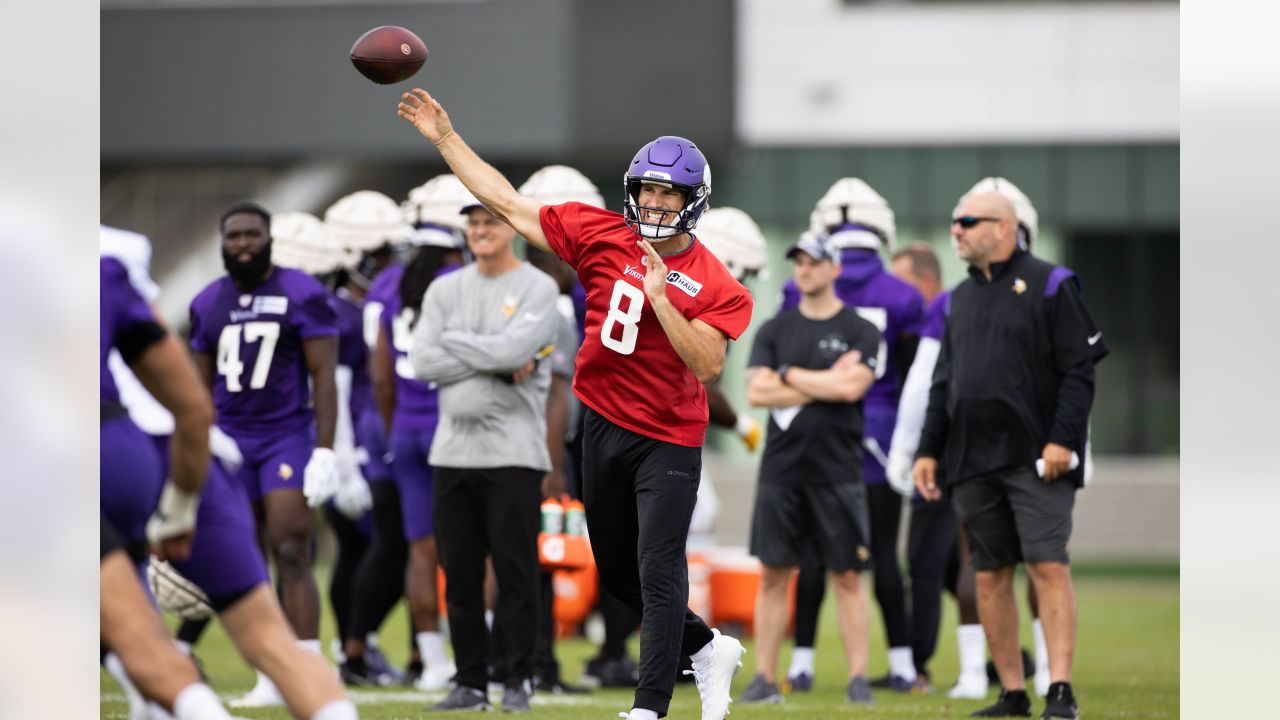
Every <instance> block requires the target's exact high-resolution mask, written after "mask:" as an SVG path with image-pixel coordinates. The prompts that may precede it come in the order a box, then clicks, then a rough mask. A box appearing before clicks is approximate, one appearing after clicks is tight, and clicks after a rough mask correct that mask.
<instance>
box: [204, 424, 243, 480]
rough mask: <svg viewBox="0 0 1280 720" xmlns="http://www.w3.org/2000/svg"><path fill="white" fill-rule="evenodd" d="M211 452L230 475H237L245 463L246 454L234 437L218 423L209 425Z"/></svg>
mask: <svg viewBox="0 0 1280 720" xmlns="http://www.w3.org/2000/svg"><path fill="white" fill-rule="evenodd" d="M209 453H210V454H211V455H213V456H214V457H215V458H217V459H218V461H219V462H221V463H222V469H223V470H226V471H227V474H228V475H235V474H236V473H237V472H239V470H240V466H241V465H244V455H242V454H241V453H240V446H239V445H237V444H236V441H235V439H234V438H232V437H231V436H230V435H228V434H226V433H225V432H223V431H222V428H220V427H218V426H217V425H210V426H209Z"/></svg>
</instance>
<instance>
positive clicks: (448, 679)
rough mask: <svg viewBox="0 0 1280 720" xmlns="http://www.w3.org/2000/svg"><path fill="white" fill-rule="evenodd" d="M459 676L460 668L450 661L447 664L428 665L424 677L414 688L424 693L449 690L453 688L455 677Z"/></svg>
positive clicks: (415, 683)
mask: <svg viewBox="0 0 1280 720" xmlns="http://www.w3.org/2000/svg"><path fill="white" fill-rule="evenodd" d="M457 674H458V667H457V665H454V663H453V661H452V660H450V661H449V662H447V663H444V664H440V663H428V664H427V667H426V669H425V670H423V671H422V675H421V676H420V677H419V678H418V680H417V681H416V682H414V683H413V687H414V689H416V690H421V691H423V692H436V691H438V690H448V689H449V688H451V687H453V676H454V675H457Z"/></svg>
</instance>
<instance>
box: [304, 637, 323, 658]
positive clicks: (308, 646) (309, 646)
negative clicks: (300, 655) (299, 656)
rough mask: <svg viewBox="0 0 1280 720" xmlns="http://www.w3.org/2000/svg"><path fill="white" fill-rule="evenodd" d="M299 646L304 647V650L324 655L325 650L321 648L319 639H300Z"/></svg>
mask: <svg viewBox="0 0 1280 720" xmlns="http://www.w3.org/2000/svg"><path fill="white" fill-rule="evenodd" d="M298 647H300V648H302V649H303V650H306V651H307V652H309V653H313V654H315V655H319V656H321V657H324V651H323V650H321V649H320V641H319V640H299V641H298Z"/></svg>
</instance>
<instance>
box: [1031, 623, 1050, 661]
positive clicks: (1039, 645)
mask: <svg viewBox="0 0 1280 720" xmlns="http://www.w3.org/2000/svg"><path fill="white" fill-rule="evenodd" d="M1031 636H1032V637H1034V638H1035V639H1036V670H1040V668H1044V669H1045V670H1046V671H1047V670H1048V669H1049V645H1048V643H1046V642H1045V641H1044V626H1043V625H1041V624H1040V620H1039V619H1038V618H1037V619H1035V620H1032V621H1031Z"/></svg>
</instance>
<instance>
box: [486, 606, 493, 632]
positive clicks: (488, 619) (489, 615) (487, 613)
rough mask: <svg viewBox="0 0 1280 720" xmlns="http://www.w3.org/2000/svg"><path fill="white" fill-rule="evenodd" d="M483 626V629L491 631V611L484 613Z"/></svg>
mask: <svg viewBox="0 0 1280 720" xmlns="http://www.w3.org/2000/svg"><path fill="white" fill-rule="evenodd" d="M484 624H485V627H487V628H489V630H490V631H492V630H493V611H492V610H485V611H484Z"/></svg>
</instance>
